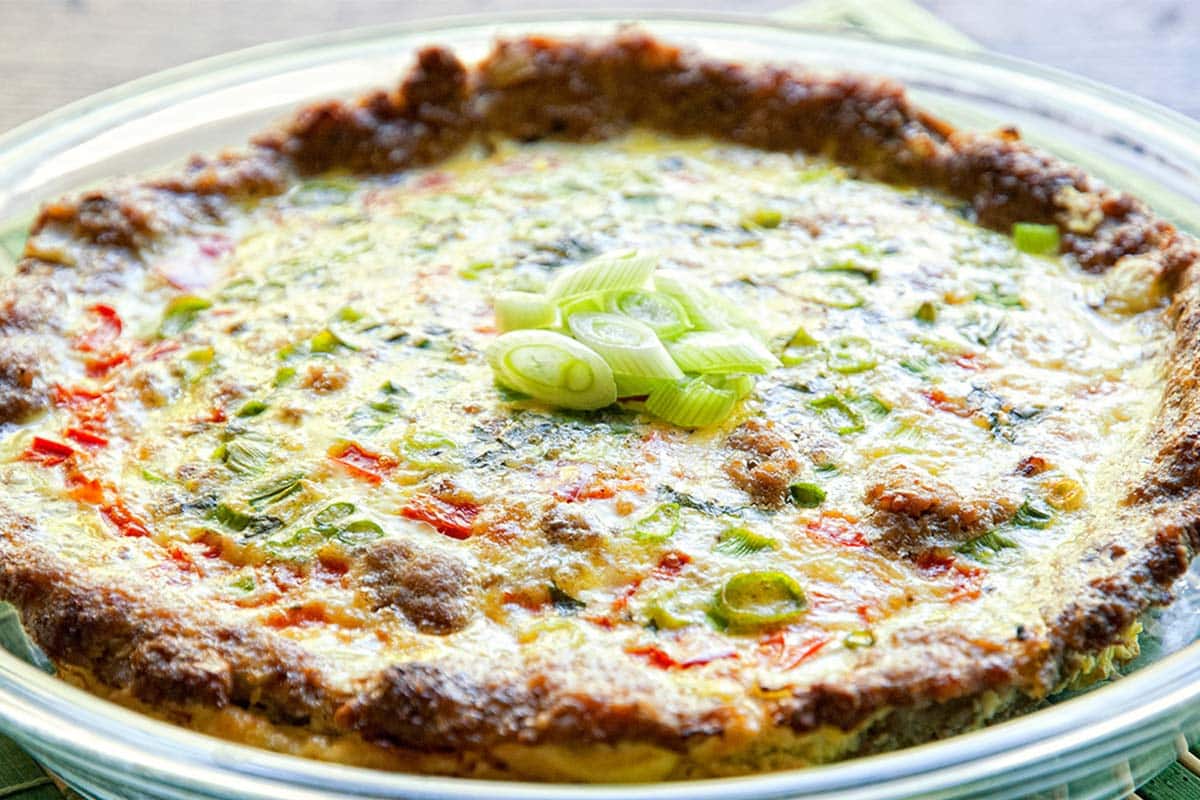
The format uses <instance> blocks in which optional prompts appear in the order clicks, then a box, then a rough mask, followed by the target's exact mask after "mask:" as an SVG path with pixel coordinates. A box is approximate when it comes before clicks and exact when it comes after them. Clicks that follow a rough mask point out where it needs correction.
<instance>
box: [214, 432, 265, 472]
mask: <svg viewBox="0 0 1200 800" xmlns="http://www.w3.org/2000/svg"><path fill="white" fill-rule="evenodd" d="M216 458H217V460H219V461H220V462H222V463H223V464H224V465H225V466H226V467H228V468H229V471H230V472H234V473H237V474H238V475H257V474H258V473H260V472H262V471H263V468H264V467H266V465H267V462H268V461H269V460H270V459H271V450H270V445H269V444H268V443H267V442H264V441H260V440H258V439H257V438H253V437H251V436H249V435H247V436H240V437H238V438H237V439H234V440H233V441H231V442H226V443H225V444H224V445H222V446H221V447H220V448H218V450H217V453H216Z"/></svg>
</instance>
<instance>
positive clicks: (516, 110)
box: [0, 31, 1200, 782]
mask: <svg viewBox="0 0 1200 800" xmlns="http://www.w3.org/2000/svg"><path fill="white" fill-rule="evenodd" d="M1197 252H1198V251H1197V247H1196V244H1195V242H1194V241H1193V240H1191V239H1190V238H1189V237H1187V236H1186V235H1184V234H1182V233H1180V232H1178V231H1177V230H1176V229H1175V228H1173V227H1172V226H1171V225H1170V224H1168V223H1167V222H1165V221H1163V220H1161V219H1159V218H1158V217H1156V216H1155V215H1154V214H1153V213H1152V212H1151V211H1150V210H1148V209H1147V208H1146V207H1145V206H1144V205H1143V204H1142V203H1141V202H1139V201H1138V200H1136V199H1134V198H1132V197H1129V196H1127V195H1125V194H1123V193H1121V192H1119V191H1117V190H1114V189H1111V188H1108V187H1106V186H1104V185H1103V184H1101V183H1100V182H1099V181H1097V180H1095V179H1094V178H1092V177H1089V176H1088V175H1086V174H1084V173H1083V172H1082V171H1080V170H1079V169H1078V168H1076V167H1073V166H1071V165H1068V164H1065V163H1062V162H1060V161H1058V160H1056V159H1055V158H1053V157H1051V156H1049V155H1047V154H1045V153H1042V152H1039V151H1038V150H1036V149H1033V148H1031V147H1029V146H1027V145H1026V144H1024V143H1023V142H1021V141H1020V139H1019V137H1018V135H1017V133H1016V132H1015V131H1013V130H1002V131H999V132H996V133H990V134H981V133H972V132H966V131H959V130H955V129H953V128H952V127H951V126H950V125H948V124H947V123H945V122H943V121H940V120H938V119H937V118H935V117H932V116H930V115H929V114H927V113H925V112H923V111H921V110H920V109H917V108H915V107H914V106H913V105H912V104H911V103H910V102H909V100H908V99H906V96H905V94H904V92H903V90H902V89H901V88H900V87H898V86H897V85H895V84H893V83H891V82H888V81H886V80H882V79H875V78H866V77H856V76H848V75H827V74H817V73H811V72H807V71H804V70H803V69H800V68H797V67H767V66H757V65H739V64H733V63H722V62H717V61H712V60H708V59H706V58H705V57H704V56H703V55H700V54H696V53H692V52H688V51H685V50H681V49H679V48H677V47H674V46H671V45H668V44H665V43H661V42H658V41H656V40H654V39H652V38H649V37H647V36H645V35H643V34H640V33H637V32H629V31H626V32H623V33H621V34H619V35H617V36H615V37H612V38H607V39H595V40H578V41H576V40H551V39H546V38H539V37H529V38H521V39H512V40H504V41H500V42H499V43H498V44H497V45H496V46H495V49H494V50H493V52H492V53H491V54H490V55H488V56H487V57H486V59H484V60H483V61H482V62H481V63H479V64H478V65H476V66H474V67H472V68H467V67H465V66H464V65H463V64H462V63H461V62H460V61H459V60H458V59H457V58H456V57H455V56H454V55H453V54H452V53H451V52H449V51H447V50H445V49H440V48H436V47H434V48H429V49H426V50H424V51H422V52H421V53H420V54H419V57H418V59H417V63H416V66H415V67H414V68H413V69H412V71H411V72H409V73H408V74H407V75H406V76H405V77H404V78H403V81H402V82H401V83H400V84H399V85H398V86H397V87H395V88H393V89H388V90H380V91H377V92H374V93H370V94H367V95H365V96H363V97H360V98H357V99H354V100H350V101H337V100H335V101H329V102H325V103H321V104H317V105H314V106H311V107H309V108H305V109H303V110H301V111H299V112H298V113H297V114H296V115H295V116H294V117H293V118H291V119H290V120H288V121H286V122H285V123H283V124H282V125H281V126H280V127H278V128H276V129H274V130H271V131H269V132H267V133H265V134H263V135H262V136H260V137H258V138H257V139H256V140H255V141H254V142H253V143H252V144H251V145H250V146H248V147H246V148H244V149H242V150H239V151H236V152H227V153H222V154H220V155H216V156H212V157H197V158H195V159H194V160H192V161H191V162H189V163H188V164H187V165H186V166H183V167H180V168H178V169H177V170H175V171H172V172H169V173H166V174H160V175H154V176H149V177H139V178H130V179H128V180H125V181H119V182H114V183H112V184H110V185H106V186H103V187H101V188H98V189H91V190H88V191H84V192H81V193H79V194H76V195H73V196H71V197H67V198H65V199H62V200H59V201H56V202H52V203H50V204H48V205H46V206H45V207H44V208H42V210H41V212H40V215H39V216H38V217H37V219H36V221H35V222H34V224H33V226H32V229H31V231H30V235H29V238H28V240H27V243H26V244H25V248H24V255H23V258H22V259H21V260H20V263H19V264H18V265H17V269H16V271H15V273H14V274H13V275H11V276H9V277H7V278H6V279H5V280H4V282H3V284H2V286H0V423H2V426H0V481H2V483H3V486H4V489H3V492H2V495H0V598H3V599H4V600H7V601H9V602H11V603H12V604H13V605H15V606H16V607H17V608H18V609H19V611H20V613H21V615H22V619H23V622H24V625H25V626H26V628H27V630H28V632H29V633H30V635H31V636H32V638H33V639H34V640H35V641H36V643H37V644H38V645H39V646H40V647H41V648H42V649H43V650H44V651H45V652H46V654H47V655H48V656H49V657H50V658H51V659H52V660H53V662H54V663H55V664H56V666H57V668H58V670H59V674H60V675H61V676H62V678H64V679H65V680H67V681H70V682H72V683H75V684H77V685H80V686H83V687H86V688H87V689H89V690H90V691H93V692H95V693H97V694H100V695H102V696H104V697H107V698H110V699H112V700H114V701H116V702H118V703H121V704H124V705H126V706H129V707H133V708H136V709H139V710H141V711H144V712H145V713H147V714H152V715H155V716H157V717H160V718H163V719H166V720H169V721H172V722H175V723H178V724H180V725H184V726H188V727H190V728H192V729H194V730H197V731H201V732H204V733H208V734H212V735H215V736H219V737H224V738H226V739H229V740H234V741H238V742H243V743H249V744H253V745H258V746H261V747H266V748H271V749H274V750H277V751H282V752H285V753H292V754H296V755H300V756H306V757H312V758H318V759H326V760H331V761H336V762H342V763H346V764H353V765H360V766H368V767H375V768H382V769H390V770H401V771H410V772H423V773H439V774H448V775H457V776H474V777H493V778H495V777H500V778H513V779H528V780H556V781H607V782H624V781H656V780H668V779H685V778H703V777H713V776H724V775H737V774H746V773H758V772H762V771H767V770H776V769H784V768H793V767H800V766H804V765H810V764H816V763H821V762H828V761H831V760H836V759H842V758H846V757H849V756H853V755H856V754H863V753H869V752H877V751H880V750H886V749H894V748H898V747H903V746H906V745H909V744H914V743H918V742H923V741H928V740H932V739H937V738H942V737H945V736H947V735H950V734H953V733H956V732H959V731H964V730H968V729H971V728H975V727H978V726H980V725H983V724H985V723H987V722H989V721H994V720H999V719H1003V718H1005V717H1007V716H1010V715H1012V714H1014V713H1019V712H1022V711H1025V710H1028V709H1032V708H1035V707H1037V706H1038V705H1039V704H1041V703H1043V702H1044V701H1045V700H1046V699H1047V698H1048V697H1050V696H1052V695H1053V694H1054V693H1055V692H1058V691H1061V690H1063V689H1065V688H1068V687H1075V686H1082V685H1085V684H1088V683H1090V682H1094V681H1096V680H1098V679H1101V678H1103V677H1105V676H1107V675H1109V674H1110V673H1111V671H1112V670H1113V669H1114V667H1115V666H1116V665H1118V664H1120V663H1121V662H1122V661H1124V660H1127V659H1129V658H1131V657H1132V656H1133V655H1135V654H1136V653H1137V634H1138V631H1139V623H1138V619H1139V616H1140V615H1141V614H1142V612H1144V611H1145V610H1146V609H1147V608H1149V607H1150V606H1152V605H1157V604H1164V603H1166V602H1168V601H1169V599H1170V589H1171V585H1172V583H1173V581H1174V580H1175V579H1176V578H1177V577H1178V576H1179V575H1181V574H1182V573H1183V572H1184V571H1185V570H1186V568H1187V565H1188V562H1189V559H1190V558H1191V556H1192V553H1193V550H1194V548H1195V547H1196V546H1197V538H1198V536H1200V527H1198V525H1197V520H1198V519H1200V515H1198V513H1197V512H1198V508H1197V502H1198V495H1197V491H1198V489H1197V487H1200V457H1198V456H1200V445H1198V444H1197V443H1198V442H1200V416H1198V412H1197V407H1196V400H1195V385H1196V379H1197V370H1198V366H1197V365H1198V362H1197V347H1198V342H1197V339H1198V337H1200V298H1198V292H1200V288H1198V286H1197V275H1198V272H1197V270H1198V269H1200V267H1197Z"/></svg>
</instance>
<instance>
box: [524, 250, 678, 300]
mask: <svg viewBox="0 0 1200 800" xmlns="http://www.w3.org/2000/svg"><path fill="white" fill-rule="evenodd" d="M657 266H658V259H656V258H654V257H652V256H640V255H638V254H637V253H626V254H623V255H619V256H612V255H602V256H598V257H596V258H593V259H592V260H591V261H588V262H586V263H584V264H581V265H579V266H578V267H575V268H574V269H571V270H568V271H566V272H563V273H561V274H560V275H558V276H557V277H556V278H555V279H554V280H553V281H552V282H551V283H550V287H549V289H548V290H547V294H548V295H549V296H550V298H551V299H553V300H568V299H570V298H572V297H579V296H580V295H586V294H595V293H598V292H616V291H620V290H623V289H641V288H642V287H644V286H645V285H646V282H647V281H648V280H650V275H651V273H653V272H654V268H655V267H657Z"/></svg>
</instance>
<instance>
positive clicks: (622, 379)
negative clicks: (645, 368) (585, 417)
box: [613, 373, 675, 397]
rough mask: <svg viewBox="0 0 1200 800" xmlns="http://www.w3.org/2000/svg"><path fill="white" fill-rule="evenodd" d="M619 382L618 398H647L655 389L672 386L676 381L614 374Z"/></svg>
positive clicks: (614, 377)
mask: <svg viewBox="0 0 1200 800" xmlns="http://www.w3.org/2000/svg"><path fill="white" fill-rule="evenodd" d="M613 380H615V381H616V382H617V397H646V396H648V395H649V394H650V393H651V392H653V391H654V390H655V389H661V388H662V387H663V386H667V385H670V384H672V383H674V382H675V381H669V380H663V379H662V378H645V377H642V376H640V375H618V374H616V373H613Z"/></svg>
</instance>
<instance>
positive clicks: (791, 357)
mask: <svg viewBox="0 0 1200 800" xmlns="http://www.w3.org/2000/svg"><path fill="white" fill-rule="evenodd" d="M819 344H820V342H819V341H817V340H816V339H815V338H814V337H813V336H812V334H810V333H809V332H808V331H806V330H805V329H804V328H797V329H796V332H795V333H793V334H792V338H791V339H788V342H787V344H785V345H784V346H783V354H782V355H780V357H779V360H780V361H782V362H783V363H784V364H785V365H786V366H789V367H794V366H795V365H797V364H803V363H804V362H805V361H808V360H810V359H812V357H813V356H814V355H816V352H817V351H816V350H815V348H816V347H817V345H819Z"/></svg>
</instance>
